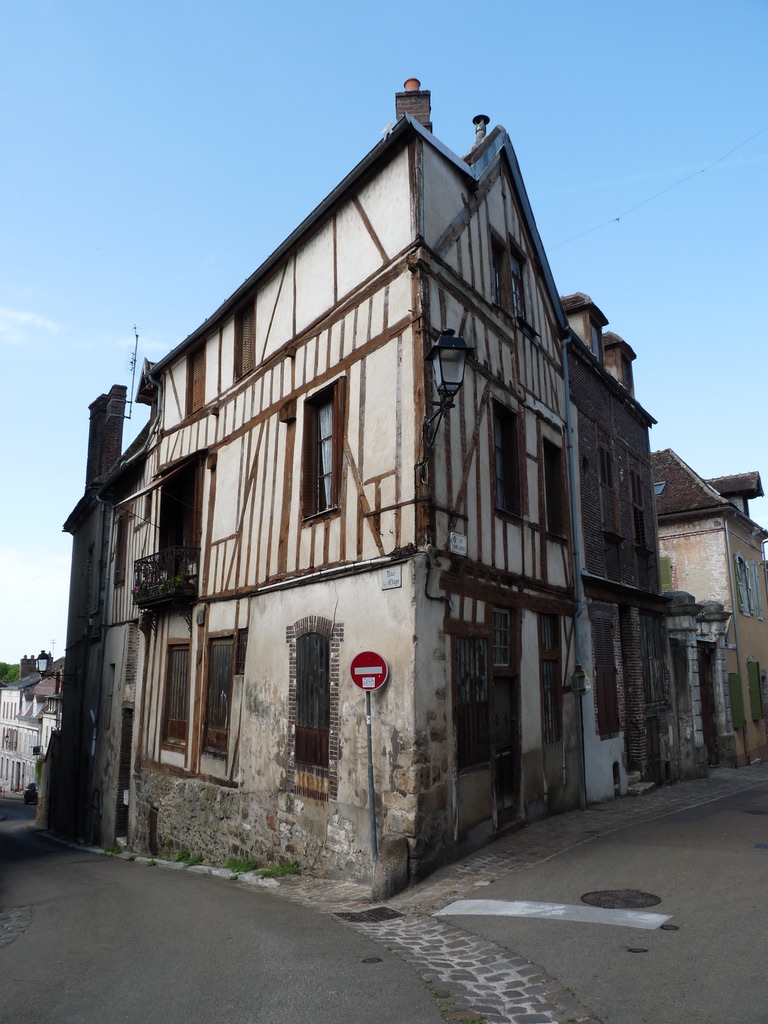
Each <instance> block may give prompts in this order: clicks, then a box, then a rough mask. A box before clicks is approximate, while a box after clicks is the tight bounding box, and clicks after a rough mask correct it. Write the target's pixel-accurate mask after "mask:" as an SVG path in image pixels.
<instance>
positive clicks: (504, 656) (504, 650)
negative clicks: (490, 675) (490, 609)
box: [493, 609, 511, 668]
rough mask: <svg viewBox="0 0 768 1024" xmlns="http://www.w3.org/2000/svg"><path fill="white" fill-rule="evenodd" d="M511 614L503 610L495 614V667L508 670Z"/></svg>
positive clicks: (498, 610) (495, 611) (497, 610)
mask: <svg viewBox="0 0 768 1024" xmlns="http://www.w3.org/2000/svg"><path fill="white" fill-rule="evenodd" d="M509 628H510V614H509V612H508V611H504V610H503V609H496V610H494V613H493V667H494V668H506V667H507V666H509V664H510V662H511V657H510V633H509Z"/></svg>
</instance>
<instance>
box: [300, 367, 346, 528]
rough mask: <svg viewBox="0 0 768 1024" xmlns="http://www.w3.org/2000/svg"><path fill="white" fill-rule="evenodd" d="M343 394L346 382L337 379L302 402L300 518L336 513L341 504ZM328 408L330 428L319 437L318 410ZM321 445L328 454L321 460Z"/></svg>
mask: <svg viewBox="0 0 768 1024" xmlns="http://www.w3.org/2000/svg"><path fill="white" fill-rule="evenodd" d="M345 393H346V380H345V378H343V377H340V378H339V379H338V380H336V381H334V382H333V384H331V385H329V386H328V387H327V388H323V390H322V391H319V392H318V393H317V394H315V395H312V396H311V397H310V398H308V399H307V400H306V401H305V403H304V441H303V448H302V493H301V509H302V517H303V518H304V519H309V518H311V517H313V516H318V515H327V514H330V513H333V512H336V511H337V510H338V508H339V505H340V502H341V486H342V474H341V469H342V447H343V438H344V414H345ZM328 408H330V410H331V428H330V432H329V433H328V434H325V435H323V434H322V433H321V431H323V430H324V428H325V424H324V422H323V415H322V410H324V409H328ZM324 446H325V447H327V450H328V452H329V455H327V456H326V457H325V458H324V456H323V449H324Z"/></svg>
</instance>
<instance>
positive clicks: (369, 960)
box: [360, 956, 382, 964]
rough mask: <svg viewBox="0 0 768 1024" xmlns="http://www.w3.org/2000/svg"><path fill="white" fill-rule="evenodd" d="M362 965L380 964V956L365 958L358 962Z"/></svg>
mask: <svg viewBox="0 0 768 1024" xmlns="http://www.w3.org/2000/svg"><path fill="white" fill-rule="evenodd" d="M360 962H361V963H364V964H380V963H381V962H382V960H381V957H380V956H367V957H366V958H365V959H364V960H361V961H360Z"/></svg>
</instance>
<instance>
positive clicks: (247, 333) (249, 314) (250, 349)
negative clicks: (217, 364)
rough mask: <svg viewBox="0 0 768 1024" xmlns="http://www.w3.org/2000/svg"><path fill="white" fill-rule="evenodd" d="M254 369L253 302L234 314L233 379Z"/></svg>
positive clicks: (254, 312)
mask: <svg viewBox="0 0 768 1024" xmlns="http://www.w3.org/2000/svg"><path fill="white" fill-rule="evenodd" d="M255 368H256V305H255V303H254V302H253V301H251V302H249V303H247V304H246V305H245V306H242V307H241V308H240V309H239V310H238V311H237V313H235V379H236V380H237V379H239V378H240V377H244V376H245V374H247V373H250V372H251V370H254V369H255Z"/></svg>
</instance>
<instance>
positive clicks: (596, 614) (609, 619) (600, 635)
mask: <svg viewBox="0 0 768 1024" xmlns="http://www.w3.org/2000/svg"><path fill="white" fill-rule="evenodd" d="M590 619H591V622H592V657H593V664H594V690H595V707H596V711H597V731H598V733H599V735H600V736H601V737H602V738H603V739H606V738H608V737H611V736H615V735H617V734H618V732H619V731H620V729H621V718H620V715H619V699H618V687H617V678H616V675H617V673H616V651H615V648H614V632H615V625H616V624H615V622H614V620H613V615H612V614H611V612H609V611H608V610H606V609H602V608H594V607H593V608H592V609H591V612H590ZM603 655H607V656H608V657H607V658H606V657H603Z"/></svg>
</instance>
